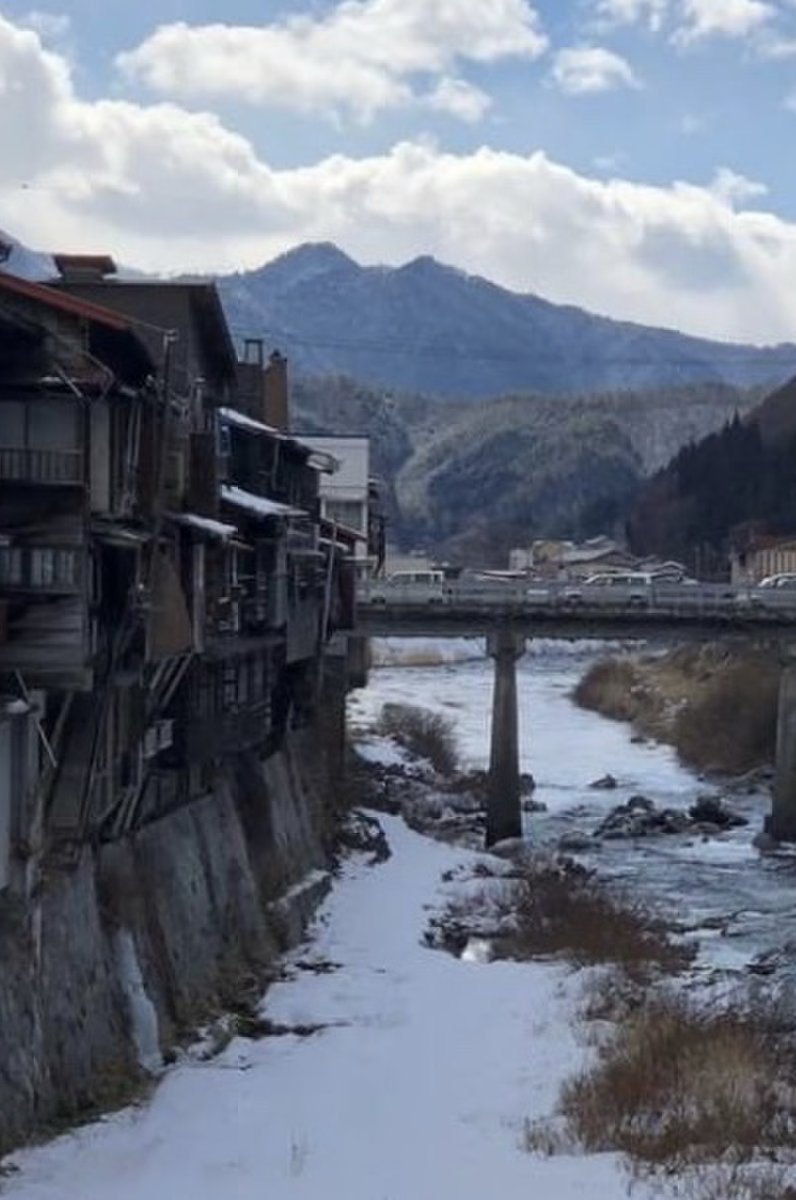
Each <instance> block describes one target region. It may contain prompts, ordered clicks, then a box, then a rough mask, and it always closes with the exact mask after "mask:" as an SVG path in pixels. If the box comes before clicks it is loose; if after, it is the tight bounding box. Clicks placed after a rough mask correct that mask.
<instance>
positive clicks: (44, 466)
mask: <svg viewBox="0 0 796 1200" xmlns="http://www.w3.org/2000/svg"><path fill="white" fill-rule="evenodd" d="M83 478H84V476H83V451H82V450H34V449H29V448H25V449H20V448H18V447H12V446H0V481H5V482H9V483H10V482H14V483H34V484H45V485H46V484H52V485H60V486H63V485H64V484H82V483H83Z"/></svg>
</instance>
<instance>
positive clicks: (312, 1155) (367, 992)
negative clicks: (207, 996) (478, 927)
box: [3, 816, 647, 1200]
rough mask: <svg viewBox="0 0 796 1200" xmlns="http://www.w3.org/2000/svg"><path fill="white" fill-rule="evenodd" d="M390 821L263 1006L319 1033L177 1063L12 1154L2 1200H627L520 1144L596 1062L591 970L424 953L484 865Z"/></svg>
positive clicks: (562, 1161) (602, 1161)
mask: <svg viewBox="0 0 796 1200" xmlns="http://www.w3.org/2000/svg"><path fill="white" fill-rule="evenodd" d="M379 819H380V820H381V821H382V823H383V824H384V827H385V829H386V831H387V835H388V837H389V841H390V845H391V847H392V850H393V856H392V857H391V858H390V859H389V861H387V862H386V863H383V864H381V865H379V866H376V867H369V866H366V865H365V864H364V862H363V860H362V859H360V858H353V859H349V860H348V861H347V862H346V864H345V866H344V868H343V872H342V876H341V878H340V880H339V881H338V882H337V884H336V885H335V887H334V889H333V891H332V893H331V895H330V896H329V898H328V899H327V901H326V904H325V905H324V907H323V909H322V910H321V912H320V914H319V917H318V920H317V921H316V925H315V930H314V934H313V936H312V937H311V939H310V941H309V943H308V944H307V945H306V946H304V947H302V948H301V949H300V950H299V951H297V952H295V953H294V954H293V956H292V958H291V960H290V963H291V968H290V970H289V977H288V978H287V979H286V980H285V981H284V982H281V983H278V984H276V985H274V986H273V987H272V988H271V989H270V990H269V992H268V993H267V996H266V998H265V1001H264V1003H263V1011H264V1014H265V1015H266V1016H268V1017H269V1018H270V1019H271V1020H273V1021H275V1022H278V1023H280V1024H283V1025H290V1026H296V1025H299V1024H301V1025H308V1024H316V1023H322V1024H323V1025H324V1026H326V1028H324V1029H323V1030H321V1031H320V1032H317V1033H315V1034H312V1035H311V1036H303V1037H301V1036H297V1035H294V1034H289V1035H287V1036H276V1037H269V1038H265V1039H262V1040H260V1041H254V1042H252V1041H247V1040H243V1039H236V1040H235V1041H234V1042H232V1043H231V1044H230V1046H228V1047H227V1049H226V1051H225V1052H224V1053H223V1054H222V1055H221V1056H220V1057H218V1058H216V1059H214V1060H211V1061H208V1062H195V1061H194V1062H188V1063H185V1064H183V1065H181V1066H178V1067H176V1068H174V1069H172V1070H171V1071H170V1072H168V1073H167V1075H166V1077H165V1078H164V1080H163V1082H162V1084H161V1085H160V1087H159V1088H158V1090H157V1092H156V1094H155V1096H154V1099H153V1100H152V1102H151V1103H150V1104H149V1105H147V1106H145V1107H143V1108H140V1109H132V1110H127V1111H126V1112H124V1113H121V1114H119V1115H117V1116H114V1117H111V1118H109V1119H107V1120H106V1121H104V1122H102V1123H100V1124H97V1125H94V1126H91V1127H88V1128H85V1129H82V1130H79V1131H77V1132H75V1133H74V1134H72V1135H69V1136H67V1137H62V1138H59V1139H58V1140H57V1141H55V1142H52V1143H51V1144H49V1145H48V1146H45V1147H42V1148H38V1149H35V1150H31V1151H26V1152H24V1153H22V1154H19V1155H17V1156H16V1159H15V1162H16V1164H17V1165H18V1166H19V1168H20V1170H19V1173H18V1174H15V1175H12V1176H11V1177H10V1178H9V1179H8V1180H7V1181H6V1183H5V1185H4V1191H3V1195H4V1196H7V1197H8V1200H178V1198H179V1200H182V1197H186V1198H189V1200H484V1198H485V1197H490V1196H495V1197H499V1198H500V1200H529V1198H531V1197H540V1198H542V1200H576V1198H584V1200H585V1198H589V1200H593V1197H596V1196H599V1197H600V1198H601V1200H620V1198H622V1200H623V1198H624V1197H625V1196H626V1186H627V1180H626V1178H625V1176H624V1174H623V1171H622V1168H621V1164H620V1163H619V1160H618V1159H617V1157H616V1156H614V1155H608V1154H605V1155H598V1156H584V1157H580V1156H562V1157H557V1158H551V1159H545V1158H538V1157H536V1156H533V1155H531V1154H528V1153H527V1152H526V1151H524V1150H523V1149H522V1147H521V1141H522V1133H523V1127H524V1122H525V1120H526V1119H528V1118H530V1119H535V1118H539V1117H545V1116H547V1115H548V1114H550V1112H551V1111H552V1110H553V1108H554V1106H555V1102H556V1097H557V1094H558V1089H559V1086H560V1084H561V1082H562V1080H563V1079H564V1078H565V1077H567V1076H568V1075H569V1074H570V1073H571V1072H572V1071H573V1070H575V1069H577V1067H578V1065H579V1063H581V1062H582V1061H583V1058H584V1055H585V1054H586V1053H587V1051H586V1050H585V1049H583V1048H582V1046H580V1045H579V1044H578V1041H577V1040H576V1035H575V1032H574V1028H573V1025H572V1024H571V1021H572V1016H573V1011H574V1008H575V1005H576V1003H577V1000H578V995H579V987H580V979H581V978H582V977H581V976H579V975H578V974H577V973H573V972H571V971H569V970H567V969H565V968H564V967H561V966H552V965H545V964H517V963H508V962H496V963H489V964H486V963H482V962H478V961H469V962H462V961H459V960H456V959H454V958H452V957H450V956H448V955H446V954H444V953H442V952H439V951H435V950H430V949H428V948H426V947H425V946H424V945H423V944H422V932H423V930H424V928H425V926H426V924H427V920H428V916H429V909H430V908H434V907H436V906H437V905H439V904H440V902H441V899H442V897H441V887H442V885H441V882H440V880H441V875H442V873H443V872H446V871H448V870H450V869H452V868H453V869H455V868H457V866H460V865H461V864H465V865H467V864H471V863H473V862H474V861H475V858H476V857H477V856H475V855H472V854H468V853H467V852H465V851H460V850H456V849H452V848H450V847H448V846H444V845H441V844H440V843H437V842H433V841H430V840H427V839H425V838H423V837H421V836H420V835H418V834H415V833H413V832H411V831H410V830H408V829H407V828H406V827H405V826H404V825H403V823H402V822H401V821H400V820H399V819H398V818H392V817H386V816H380V817H379ZM476 957H477V956H476ZM312 962H315V963H317V964H319V966H323V964H327V966H328V964H335V966H334V969H326V970H319V971H315V972H313V971H311V970H308V969H307V966H308V964H310V963H312ZM634 1195H635V1196H636V1197H637V1200H645V1198H646V1196H647V1193H646V1191H645V1190H644V1188H643V1187H640V1186H639V1187H638V1188H637V1189H636V1190H635V1192H634Z"/></svg>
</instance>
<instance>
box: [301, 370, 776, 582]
mask: <svg viewBox="0 0 796 1200" xmlns="http://www.w3.org/2000/svg"><path fill="white" fill-rule="evenodd" d="M762 395H763V390H762V389H752V390H748V391H739V390H738V389H735V388H732V387H730V386H728V385H726V384H694V385H692V386H690V387H687V388H679V389H658V390H655V391H650V392H631V391H626V392H616V393H605V394H601V395H595V396H576V395H575V396H555V397H554V396H545V395H538V394H537V395H524V396H508V397H504V398H502V399H497V400H480V401H473V402H471V403H469V404H464V405H458V406H454V405H452V404H451V402H450V401H449V400H444V399H440V398H438V397H436V398H435V397H428V396H420V395H415V394H399V393H393V394H391V395H389V396H384V394H383V392H381V391H380V390H376V389H372V388H368V387H367V386H366V385H364V384H361V383H358V382H355V381H352V380H350V379H346V378H345V377H340V376H335V377H330V376H325V377H319V378H298V379H294V382H293V386H292V390H291V410H292V415H293V425H294V428H295V429H296V431H297V432H299V433H304V434H307V435H312V434H316V435H317V434H327V433H340V434H345V433H349V434H365V435H367V436H369V437H370V439H371V451H372V470H373V472H374V473H375V474H376V475H377V476H379V477H380V479H381V481H382V485H383V486H382V490H383V494H384V497H385V500H386V509H387V516H388V523H389V535H390V540H391V541H393V542H396V543H398V544H400V545H402V546H404V547H405V548H410V547H418V546H426V547H428V548H430V549H433V550H434V551H435V552H436V553H437V554H439V555H441V556H444V557H446V558H448V559H451V560H456V561H478V562H481V563H491V564H493V565H496V566H504V565H505V563H506V561H507V559H506V555H507V551H508V549H509V548H510V547H511V546H513V545H524V544H527V543H528V541H529V540H530V539H532V538H534V537H541V536H545V535H559V536H564V537H576V538H581V537H587V536H590V535H591V534H595V533H600V532H608V531H610V530H611V529H612V528H614V527H615V526H617V525H621V524H623V522H624V518H625V516H626V514H627V511H628V509H629V508H630V506H631V505H632V504H633V502H634V500H635V498H636V496H637V494H638V493H639V491H640V489H641V488H642V487H643V486H644V482H645V480H646V479H647V478H648V477H649V476H650V474H652V473H653V472H654V471H656V470H657V469H658V468H660V467H662V466H663V465H664V464H665V463H667V462H668V461H669V460H670V459H671V458H672V456H673V455H674V454H676V453H677V451H678V450H679V449H680V447H682V446H683V445H685V444H687V443H689V442H696V441H698V440H699V439H701V438H702V437H703V436H704V435H705V434H706V433H708V432H710V431H712V430H717V429H720V428H721V427H722V425H724V424H725V423H726V422H727V421H729V420H732V419H733V418H734V415H735V414H736V413H744V412H746V411H748V410H749V409H750V408H752V407H753V406H754V405H755V404H757V403H758V402H759V400H760V399H761V397H762Z"/></svg>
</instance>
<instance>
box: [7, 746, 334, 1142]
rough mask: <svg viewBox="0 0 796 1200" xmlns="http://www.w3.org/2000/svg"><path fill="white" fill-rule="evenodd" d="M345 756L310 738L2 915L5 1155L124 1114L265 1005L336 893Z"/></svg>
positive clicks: (59, 872) (223, 771) (65, 873)
mask: <svg viewBox="0 0 796 1200" xmlns="http://www.w3.org/2000/svg"><path fill="white" fill-rule="evenodd" d="M341 769H342V746H340V747H339V748H338V749H337V750H334V751H333V750H332V749H330V748H328V747H324V745H323V739H322V736H321V734H320V731H319V730H318V729H316V728H313V727H308V728H305V729H302V730H296V731H294V732H292V733H290V734H288V735H287V737H286V740H285V743H284V746H283V748H282V749H281V750H280V751H279V752H277V753H276V754H274V755H272V756H271V757H269V758H267V759H265V760H262V759H260V758H259V757H258V756H257V755H255V754H251V755H249V756H243V755H241V756H239V757H237V758H236V759H234V760H232V761H231V762H230V763H229V764H228V765H227V766H224V767H219V769H218V773H217V778H216V780H215V782H214V784H213V785H212V787H210V788H209V790H208V793H207V795H206V797H205V798H203V799H198V800H196V801H195V802H193V803H191V804H190V805H187V806H186V807H184V808H181V809H179V810H178V811H175V812H173V813H171V814H170V815H168V816H165V817H163V818H162V819H160V820H158V821H156V822H153V823H152V824H151V825H148V826H146V827H144V828H143V829H142V830H140V831H138V832H137V833H135V834H133V835H130V836H129V837H127V838H125V839H124V840H123V841H119V842H116V843H113V844H111V845H106V846H86V847H85V848H84V849H83V851H82V853H81V854H80V857H79V859H78V861H77V862H75V863H72V864H70V865H68V866H60V867H54V868H53V870H52V871H51V872H50V873H49V875H48V877H47V878H45V879H44V880H43V883H42V886H41V888H40V890H39V894H38V895H37V896H36V897H35V900H34V901H33V902H32V903H31V904H30V905H26V904H24V903H23V902H22V901H21V900H20V901H18V902H16V904H15V907H13V908H12V907H9V905H10V904H11V901H8V903H6V904H4V907H3V909H2V911H0V960H1V961H2V963H3V970H2V972H1V973H0V1152H2V1151H3V1150H7V1149H9V1148H10V1147H11V1146H13V1145H16V1144H18V1143H19V1142H20V1141H23V1140H25V1139H26V1138H28V1137H30V1136H31V1135H32V1134H34V1133H38V1132H42V1131H52V1130H54V1129H58V1128H59V1127H61V1126H64V1125H67V1124H70V1123H73V1122H75V1121H78V1120H81V1119H85V1118H87V1117H90V1116H92V1115H95V1114H96V1113H97V1112H98V1111H101V1110H102V1109H104V1108H107V1107H113V1106H115V1105H118V1104H119V1103H121V1102H124V1101H125V1100H127V1099H129V1098H130V1097H131V1096H132V1095H134V1094H135V1091H136V1089H137V1088H140V1087H141V1086H142V1085H143V1084H145V1083H146V1080H147V1079H148V1078H151V1076H152V1074H153V1073H154V1074H156V1073H157V1071H158V1069H159V1067H160V1066H161V1065H162V1064H163V1062H164V1061H168V1060H169V1059H170V1058H171V1057H173V1056H174V1054H175V1052H176V1050H177V1048H178V1047H179V1046H180V1044H181V1043H183V1042H185V1041H186V1040H187V1039H189V1038H191V1037H192V1036H193V1034H194V1032H195V1030H196V1029H197V1027H198V1026H199V1025H201V1024H202V1023H204V1022H206V1021H209V1020H212V1019H213V1018H214V1017H215V1016H217V1015H218V1014H219V1013H221V1012H222V1011H224V1010H225V1009H232V1010H233V1011H241V1010H242V1008H245V1007H246V1005H247V1003H248V1002H251V1003H253V1002H254V1001H255V1000H256V999H257V998H259V996H260V995H261V993H262V988H263V986H264V983H265V982H266V981H267V979H268V976H269V972H270V971H271V970H272V969H273V968H274V966H275V963H276V960H277V956H278V955H279V954H280V953H281V952H282V951H283V950H284V949H285V948H286V947H287V946H289V945H292V944H294V943H295V942H296V941H297V940H298V939H299V937H300V936H301V934H302V933H303V930H304V928H305V925H306V921H307V920H308V918H309V916H310V915H311V913H312V912H313V911H314V908H315V906H316V905H317V903H318V901H319V900H320V899H321V898H322V897H323V895H325V892H326V890H327V888H328V885H329V880H330V875H329V868H330V866H331V861H332V850H333V843H334V837H335V834H336V826H337V822H338V818H339V816H340V807H341V796H342V795H343V793H344V789H343V784H342V775H341Z"/></svg>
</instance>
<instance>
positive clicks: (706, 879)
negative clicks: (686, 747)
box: [351, 641, 796, 979]
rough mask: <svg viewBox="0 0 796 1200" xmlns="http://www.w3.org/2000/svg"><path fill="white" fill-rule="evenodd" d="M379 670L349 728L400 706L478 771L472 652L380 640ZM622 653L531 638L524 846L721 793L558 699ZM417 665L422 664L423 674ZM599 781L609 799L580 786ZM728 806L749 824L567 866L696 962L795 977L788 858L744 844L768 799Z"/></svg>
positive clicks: (485, 675) (792, 865)
mask: <svg viewBox="0 0 796 1200" xmlns="http://www.w3.org/2000/svg"><path fill="white" fill-rule="evenodd" d="M380 649H381V658H382V659H386V661H387V662H392V663H396V662H399V661H401V659H402V658H403V660H404V661H409V662H413V663H415V664H416V665H387V666H382V667H377V668H376V669H374V670H373V671H372V673H371V677H370V683H369V685H368V687H367V688H366V689H364V690H363V691H361V692H357V693H354V696H353V697H352V700H351V721H352V726H353V727H354V728H355V729H356V728H357V727H359V728H363V727H365V726H367V725H368V724H370V723H371V722H372V721H373V720H374V719H375V717H376V716H377V715H378V713H379V711H380V709H381V706H382V704H384V703H386V702H391V701H395V702H401V703H410V704H417V705H421V706H423V707H425V708H429V709H432V710H433V711H435V712H440V713H444V714H445V715H447V716H448V717H450V718H451V719H452V720H453V721H454V723H455V729H456V737H457V741H458V746H459V753H460V758H461V761H462V765H463V766H465V767H468V768H485V767H486V766H487V763H488V758H489V724H490V716H491V693H492V677H493V672H492V664H491V662H490V661H489V660H488V659H486V658H485V657H484V656H483V647H482V646H480V645H479V644H478V643H476V642H470V643H467V642H460V643H448V644H447V646H446V645H444V644H443V645H442V646H440V651H441V655H440V656H438V658H437V662H436V664H434V665H432V663H431V660H432V659H433V658H434V657H435V655H434V649H433V647H431V646H429V645H428V644H426V645H425V646H423V647H417V646H412V645H411V644H408V643H403V644H397V645H396V643H389V644H388V645H387V646H386V647H385V646H382V647H381V648H380ZM617 649H619V650H621V649H622V647H618V646H613V647H611V646H610V645H609V644H607V643H594V642H580V643H578V642H575V643H564V642H555V641H539V642H531V643H529V651H528V653H527V654H526V655H525V657H524V658H523V659H521V660H520V662H519V663H518V674H517V685H518V703H519V720H520V755H521V769H522V770H523V771H525V772H529V773H531V774H532V775H533V776H534V779H535V780H536V790H535V792H534V799H536V800H540V801H542V802H543V803H544V804H545V805H546V808H547V811H546V812H542V813H532V814H528V815H526V816H525V818H524V820H525V836H526V837H528V838H529V839H530V840H531V841H532V842H533V843H534V844H536V845H539V846H548V845H549V846H554V845H555V844H556V842H557V841H558V839H559V838H560V837H561V836H562V834H564V833H569V832H572V831H573V830H578V831H579V832H583V833H586V834H590V833H592V832H593V830H594V829H595V828H596V827H597V825H598V824H599V823H600V821H601V820H602V819H603V817H604V816H605V815H606V814H607V813H608V811H610V809H612V808H613V807H614V806H615V805H617V804H620V803H624V802H625V801H626V800H628V799H629V798H630V797H631V796H633V795H637V794H641V795H644V796H647V797H648V798H649V799H650V800H652V801H654V803H655V805H656V807H661V808H662V807H669V808H688V807H689V806H690V805H691V804H693V803H694V800H695V799H696V797H697V796H698V795H699V794H701V793H706V792H707V793H711V794H717V793H721V792H722V789H721V787H717V786H716V785H715V783H713V782H711V781H707V780H705V779H704V778H701V777H700V776H698V775H696V774H695V773H694V772H693V771H690V770H689V769H687V768H686V767H684V766H682V765H681V764H680V763H679V762H678V759H677V756H676V754H675V752H674V750H673V749H672V748H671V747H669V746H665V745H661V744H658V743H654V742H638V741H634V740H632V730H631V729H630V727H629V726H628V725H626V724H624V723H623V722H617V721H611V720H608V719H607V718H604V717H601V716H599V715H597V714H596V713H593V712H588V711H586V710H584V709H580V708H578V707H577V706H576V705H575V704H574V703H573V702H572V700H571V699H570V694H571V692H572V689H573V687H574V686H575V684H576V683H577V681H578V679H579V678H580V677H581V676H582V674H583V673H584V672H585V671H586V669H587V668H588V666H589V665H590V663H591V662H593V661H594V659H595V658H597V657H600V656H603V655H605V654H606V653H609V652H612V651H616V650H617ZM424 659H425V665H424ZM606 773H610V774H611V775H613V776H614V777H615V779H616V780H617V784H618V786H617V787H616V789H613V790H606V791H602V790H595V789H593V788H590V787H589V784H590V783H591V782H593V781H594V780H595V779H597V778H599V777H601V776H603V775H605V774H606ZM725 795H726V799H727V803H728V805H729V806H730V807H731V808H732V809H733V810H734V811H735V812H738V813H740V814H741V815H743V816H745V817H746V818H747V819H748V821H749V824H748V825H747V826H744V827H742V828H738V829H734V830H731V831H728V832H726V833H721V834H719V835H716V836H711V837H703V836H701V835H695V834H678V835H657V836H655V837H648V838H642V839H636V840H621V841H605V842H603V843H602V844H601V845H599V847H597V848H595V850H594V851H593V852H589V853H588V854H585V855H578V857H579V858H581V859H582V860H584V861H586V862H588V864H589V865H590V866H594V867H596V868H597V870H598V871H599V872H600V873H601V874H602V875H605V876H609V877H611V878H612V879H614V880H619V881H621V883H622V885H623V886H624V888H625V889H626V890H627V891H628V892H630V893H631V894H633V895H637V896H639V897H640V898H641V899H643V901H644V902H645V903H648V904H651V905H653V906H656V907H660V908H661V909H663V910H664V911H665V912H666V913H667V914H668V915H669V916H670V917H671V918H673V919H675V920H677V921H678V922H681V923H682V924H683V925H685V926H688V927H693V928H694V930H695V932H696V936H697V937H698V939H699V942H700V946H701V960H702V961H703V962H704V963H705V964H706V965H709V966H711V967H717V968H721V969H722V970H726V971H729V972H736V971H744V970H745V969H746V966H747V964H748V963H749V962H750V961H751V960H752V959H753V958H756V957H757V956H759V955H761V954H764V953H767V952H769V951H771V950H773V949H777V950H782V949H783V947H786V946H787V943H788V942H789V940H790V939H795V940H794V945H793V947H792V952H788V951H787V950H785V951H784V952H783V953H782V955H781V956H780V965H779V974H780V976H781V977H783V978H786V977H787V978H790V977H793V978H795V979H796V854H794V852H793V851H792V850H791V849H785V850H782V851H780V852H777V853H775V854H765V855H762V854H760V853H759V851H758V850H757V849H755V847H754V846H753V844H752V839H753V838H754V836H755V834H756V833H758V832H759V831H760V830H761V829H762V826H763V820H764V817H765V815H766V814H767V812H768V811H769V808H770V797H769V795H768V791H767V789H766V788H757V789H753V788H735V789H733V790H732V791H731V792H727V793H725Z"/></svg>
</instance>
